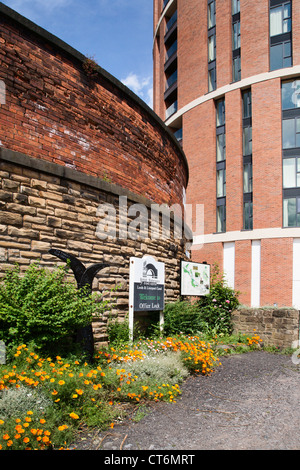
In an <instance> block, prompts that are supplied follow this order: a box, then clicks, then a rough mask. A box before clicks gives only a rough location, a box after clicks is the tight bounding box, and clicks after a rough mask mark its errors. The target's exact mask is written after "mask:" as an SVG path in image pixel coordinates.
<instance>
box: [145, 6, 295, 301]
mask: <svg viewBox="0 0 300 470" xmlns="http://www.w3.org/2000/svg"><path fill="white" fill-rule="evenodd" d="M153 58H154V111H155V112H156V113H157V114H158V115H159V116H160V117H161V118H162V119H163V120H164V121H165V123H166V125H167V126H168V127H169V128H170V129H171V130H172V131H173V132H174V134H175V136H176V137H177V139H178V140H179V141H180V142H181V143H182V146H183V150H184V152H185V154H186V156H187V159H188V163H189V168H190V180H189V185H188V188H187V195H186V196H187V203H190V204H194V205H196V204H203V205H204V245H203V248H202V249H199V250H193V251H192V258H193V260H194V261H199V262H202V261H206V262H208V263H210V264H213V263H218V265H219V266H220V268H221V269H223V271H224V273H225V276H226V278H227V281H228V284H229V285H231V286H232V287H234V288H235V289H237V290H239V291H240V292H241V295H240V301H241V302H242V303H243V304H245V305H249V306H265V305H277V306H295V307H297V308H299V309H300V0H287V1H282V0H251V1H250V0H154V39H153ZM195 241H196V242H197V240H195Z"/></svg>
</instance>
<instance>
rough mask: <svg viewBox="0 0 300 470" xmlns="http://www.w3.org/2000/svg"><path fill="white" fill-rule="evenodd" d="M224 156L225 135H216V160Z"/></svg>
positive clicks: (221, 159) (220, 159)
mask: <svg viewBox="0 0 300 470" xmlns="http://www.w3.org/2000/svg"><path fill="white" fill-rule="evenodd" d="M225 158H226V136H225V134H219V135H217V162H222V161H223V160H225Z"/></svg>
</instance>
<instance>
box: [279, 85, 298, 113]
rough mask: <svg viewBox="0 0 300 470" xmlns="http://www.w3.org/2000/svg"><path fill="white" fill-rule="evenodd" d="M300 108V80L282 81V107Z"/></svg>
mask: <svg viewBox="0 0 300 470" xmlns="http://www.w3.org/2000/svg"><path fill="white" fill-rule="evenodd" d="M293 108H300V80H294V81H289V82H283V83H282V109H293Z"/></svg>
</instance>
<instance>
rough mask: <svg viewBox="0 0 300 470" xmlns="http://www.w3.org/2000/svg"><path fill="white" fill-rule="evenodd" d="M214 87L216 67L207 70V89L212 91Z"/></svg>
mask: <svg viewBox="0 0 300 470" xmlns="http://www.w3.org/2000/svg"><path fill="white" fill-rule="evenodd" d="M215 88H216V69H212V70H209V72H208V91H213V90H215Z"/></svg>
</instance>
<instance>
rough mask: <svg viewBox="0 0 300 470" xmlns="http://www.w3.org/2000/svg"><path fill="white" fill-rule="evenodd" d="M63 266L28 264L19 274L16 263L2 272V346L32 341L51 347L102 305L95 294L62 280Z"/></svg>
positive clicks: (64, 272)
mask: <svg viewBox="0 0 300 470" xmlns="http://www.w3.org/2000/svg"><path fill="white" fill-rule="evenodd" d="M67 269H68V268H65V267H58V268H56V269H54V270H53V271H50V270H47V269H46V268H43V267H41V266H39V265H38V264H32V265H30V267H29V268H28V269H27V270H26V271H25V273H24V275H23V276H21V274H20V268H19V266H16V267H15V268H14V269H11V270H9V271H7V272H6V274H5V277H4V280H3V282H2V284H0V340H3V341H4V342H5V344H6V346H8V347H12V346H16V345H20V344H22V343H27V344H29V343H34V344H35V345H36V347H37V348H39V349H45V350H47V349H48V350H49V349H52V350H53V347H55V345H60V344H62V343H64V342H67V341H68V338H70V336H72V335H73V334H74V333H75V332H76V330H78V329H80V328H82V327H85V326H87V325H88V324H89V323H90V322H91V320H92V314H93V313H95V312H99V310H100V311H101V309H102V308H104V305H103V303H101V302H99V299H97V297H95V296H94V295H87V296H86V295H84V292H82V291H79V290H78V289H77V286H76V285H75V284H74V283H73V282H71V281H68V280H67V279H66V273H67Z"/></svg>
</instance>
